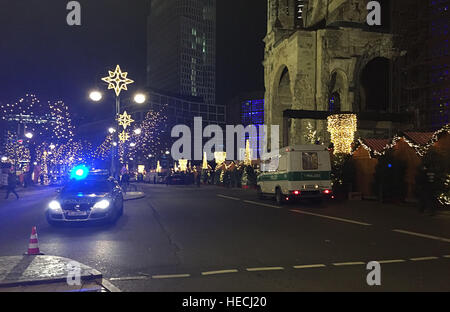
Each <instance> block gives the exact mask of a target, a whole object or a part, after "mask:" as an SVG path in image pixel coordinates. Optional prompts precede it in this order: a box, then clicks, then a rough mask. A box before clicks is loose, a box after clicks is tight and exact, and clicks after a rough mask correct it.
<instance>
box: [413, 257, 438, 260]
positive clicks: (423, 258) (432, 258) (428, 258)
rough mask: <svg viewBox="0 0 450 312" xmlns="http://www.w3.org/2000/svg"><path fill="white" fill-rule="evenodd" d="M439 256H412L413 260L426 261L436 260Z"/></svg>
mask: <svg viewBox="0 0 450 312" xmlns="http://www.w3.org/2000/svg"><path fill="white" fill-rule="evenodd" d="M436 259H439V258H438V257H420V258H410V259H409V260H411V261H426V260H436Z"/></svg>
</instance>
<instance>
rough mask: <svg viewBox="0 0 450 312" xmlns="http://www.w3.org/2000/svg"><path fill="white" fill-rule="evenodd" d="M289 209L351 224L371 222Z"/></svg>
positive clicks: (293, 210)
mask: <svg viewBox="0 0 450 312" xmlns="http://www.w3.org/2000/svg"><path fill="white" fill-rule="evenodd" d="M290 211H292V212H295V213H300V214H305V215H309V216H315V217H320V218H325V219H331V220H336V221H342V222H347V223H353V224H358V225H365V226H370V225H371V224H369V223H365V222H359V221H355V220H350V219H344V218H338V217H331V216H326V215H322V214H317V213H312V212H307V211H303V210H297V209H291V210H290Z"/></svg>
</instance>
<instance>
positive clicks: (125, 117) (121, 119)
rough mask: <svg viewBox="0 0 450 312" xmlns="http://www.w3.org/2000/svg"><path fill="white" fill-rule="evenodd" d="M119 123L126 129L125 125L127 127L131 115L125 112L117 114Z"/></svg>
mask: <svg viewBox="0 0 450 312" xmlns="http://www.w3.org/2000/svg"><path fill="white" fill-rule="evenodd" d="M118 121H119V125H121V126H122V127H123V128H124V129H126V128H127V127H129V126H130V125H131V124H132V123H133V122H134V120H133V119H132V118H131V115H128V114H127V112H126V111H125V112H123V114H122V115H119V119H118Z"/></svg>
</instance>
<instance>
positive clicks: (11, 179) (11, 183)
mask: <svg viewBox="0 0 450 312" xmlns="http://www.w3.org/2000/svg"><path fill="white" fill-rule="evenodd" d="M16 185H17V177H16V175H15V174H14V173H12V172H10V173H9V174H8V186H7V188H6V197H5V199H8V197H9V194H11V193H13V194H14V195H16V198H17V199H19V195H18V194H17V192H16Z"/></svg>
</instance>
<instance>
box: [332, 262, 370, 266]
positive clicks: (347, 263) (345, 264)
mask: <svg viewBox="0 0 450 312" xmlns="http://www.w3.org/2000/svg"><path fill="white" fill-rule="evenodd" d="M364 264H366V263H365V262H361V261H357V262H337V263H333V265H334V266H347V265H364Z"/></svg>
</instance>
